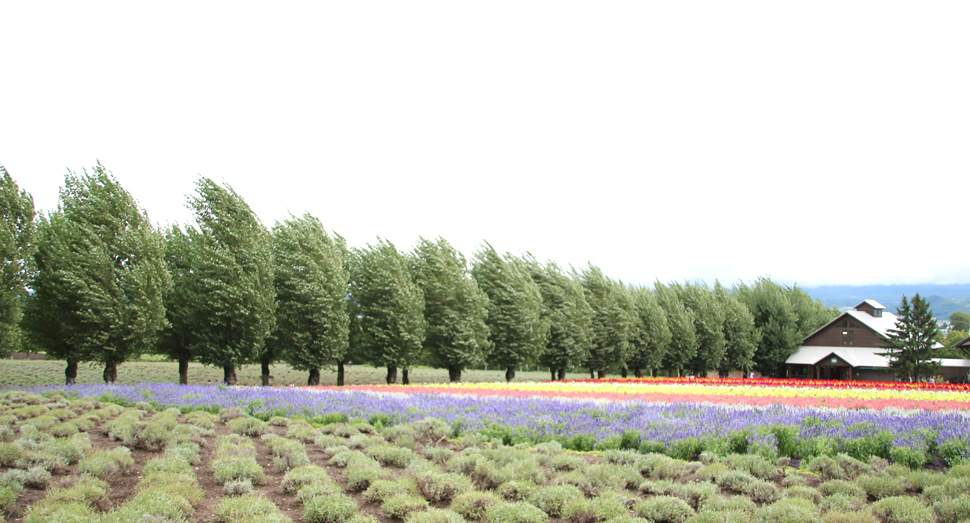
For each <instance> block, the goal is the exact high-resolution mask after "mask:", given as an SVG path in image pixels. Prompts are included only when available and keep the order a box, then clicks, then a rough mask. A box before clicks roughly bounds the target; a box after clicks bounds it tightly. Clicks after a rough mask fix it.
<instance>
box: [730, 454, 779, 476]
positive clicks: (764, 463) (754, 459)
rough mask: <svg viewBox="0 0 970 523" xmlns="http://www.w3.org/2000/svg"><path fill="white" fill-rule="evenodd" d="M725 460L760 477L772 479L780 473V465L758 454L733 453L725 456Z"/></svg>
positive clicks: (732, 465)
mask: <svg viewBox="0 0 970 523" xmlns="http://www.w3.org/2000/svg"><path fill="white" fill-rule="evenodd" d="M724 462H725V463H727V464H728V465H729V466H731V467H733V468H735V469H736V470H740V471H744V472H747V473H749V474H751V475H752V476H754V477H756V478H758V479H771V478H772V477H774V476H775V475H776V474H778V467H776V466H775V464H774V463H772V462H770V461H768V460H766V459H765V458H763V457H762V456H759V455H757V454H731V455H728V456H726V457H725V458H724Z"/></svg>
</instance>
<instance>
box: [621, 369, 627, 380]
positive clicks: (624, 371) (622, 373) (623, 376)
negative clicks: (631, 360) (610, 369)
mask: <svg viewBox="0 0 970 523" xmlns="http://www.w3.org/2000/svg"><path fill="white" fill-rule="evenodd" d="M620 377H621V378H625V377H626V367H623V368H622V369H620Z"/></svg>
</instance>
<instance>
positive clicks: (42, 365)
mask: <svg viewBox="0 0 970 523" xmlns="http://www.w3.org/2000/svg"><path fill="white" fill-rule="evenodd" d="M65 365H66V363H65V362H63V361H60V360H0V387H6V386H19V387H33V386H41V385H53V384H61V383H64V367H65ZM534 368H535V367H533V369H534ZM103 370H104V369H103V368H102V367H100V366H94V365H89V364H81V365H78V369H77V383H102V382H103V381H104V379H103V378H102V371H103ZM386 373H387V371H386V369H383V368H379V369H375V368H374V367H370V366H367V365H348V366H347V367H346V374H345V376H344V382H345V383H346V384H347V385H369V384H379V383H384V382H385V381H384V378H385V376H386ZM236 374H237V379H238V384H239V385H259V384H260V366H259V365H243V366H242V367H240V368H238V369H236ZM270 374H271V375H272V376H273V381H272V385H273V386H277V387H279V386H284V387H285V386H289V385H293V386H304V385H306V380H307V373H306V372H303V371H298V370H294V369H293V368H291V367H290V366H289V365H286V364H284V363H278V364H275V365H273V366H272V367H271V371H270ZM399 377H400V376H399ZM588 377H589V374H587V373H569V374H566V379H583V378H588ZM409 379H410V381H411V383H413V384H419V383H446V382H447V381H448V371H447V369H431V368H425V367H420V368H416V369H411V372H410V376H409ZM461 379H462V381H466V382H504V381H505V371H504V370H466V371H464V372H462V374H461ZM548 379H549V372H548V371H546V370H543V371H535V370H531V371H523V370H519V371H516V373H515V381H546V380H548ZM221 381H222V369H220V368H216V367H209V366H205V365H201V364H199V363H195V362H193V363H190V364H189V383H219V382H221ZM118 383H119V384H122V385H125V384H129V385H130V384H138V383H178V363H177V362H168V361H166V362H154V361H131V362H127V363H123V364H121V365H119V366H118ZM320 384H321V385H336V384H337V372H336V370H332V369H331V370H327V369H323V370H321V371H320Z"/></svg>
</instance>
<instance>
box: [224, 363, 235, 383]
mask: <svg viewBox="0 0 970 523" xmlns="http://www.w3.org/2000/svg"><path fill="white" fill-rule="evenodd" d="M222 381H223V383H225V384H226V385H235V384H236V366H235V365H225V366H223V367H222Z"/></svg>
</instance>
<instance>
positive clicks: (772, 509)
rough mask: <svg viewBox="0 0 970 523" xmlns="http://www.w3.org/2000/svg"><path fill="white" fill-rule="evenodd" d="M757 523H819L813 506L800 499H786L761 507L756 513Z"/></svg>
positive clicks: (819, 519) (819, 520)
mask: <svg viewBox="0 0 970 523" xmlns="http://www.w3.org/2000/svg"><path fill="white" fill-rule="evenodd" d="M756 521H758V522H759V523H821V518H820V517H819V516H818V511H817V509H816V508H815V505H814V504H813V503H812V502H811V501H809V500H807V499H802V498H788V499H783V500H781V501H778V502H777V503H774V504H771V505H768V506H765V507H762V509H761V510H759V511H758V513H757V519H756Z"/></svg>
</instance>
